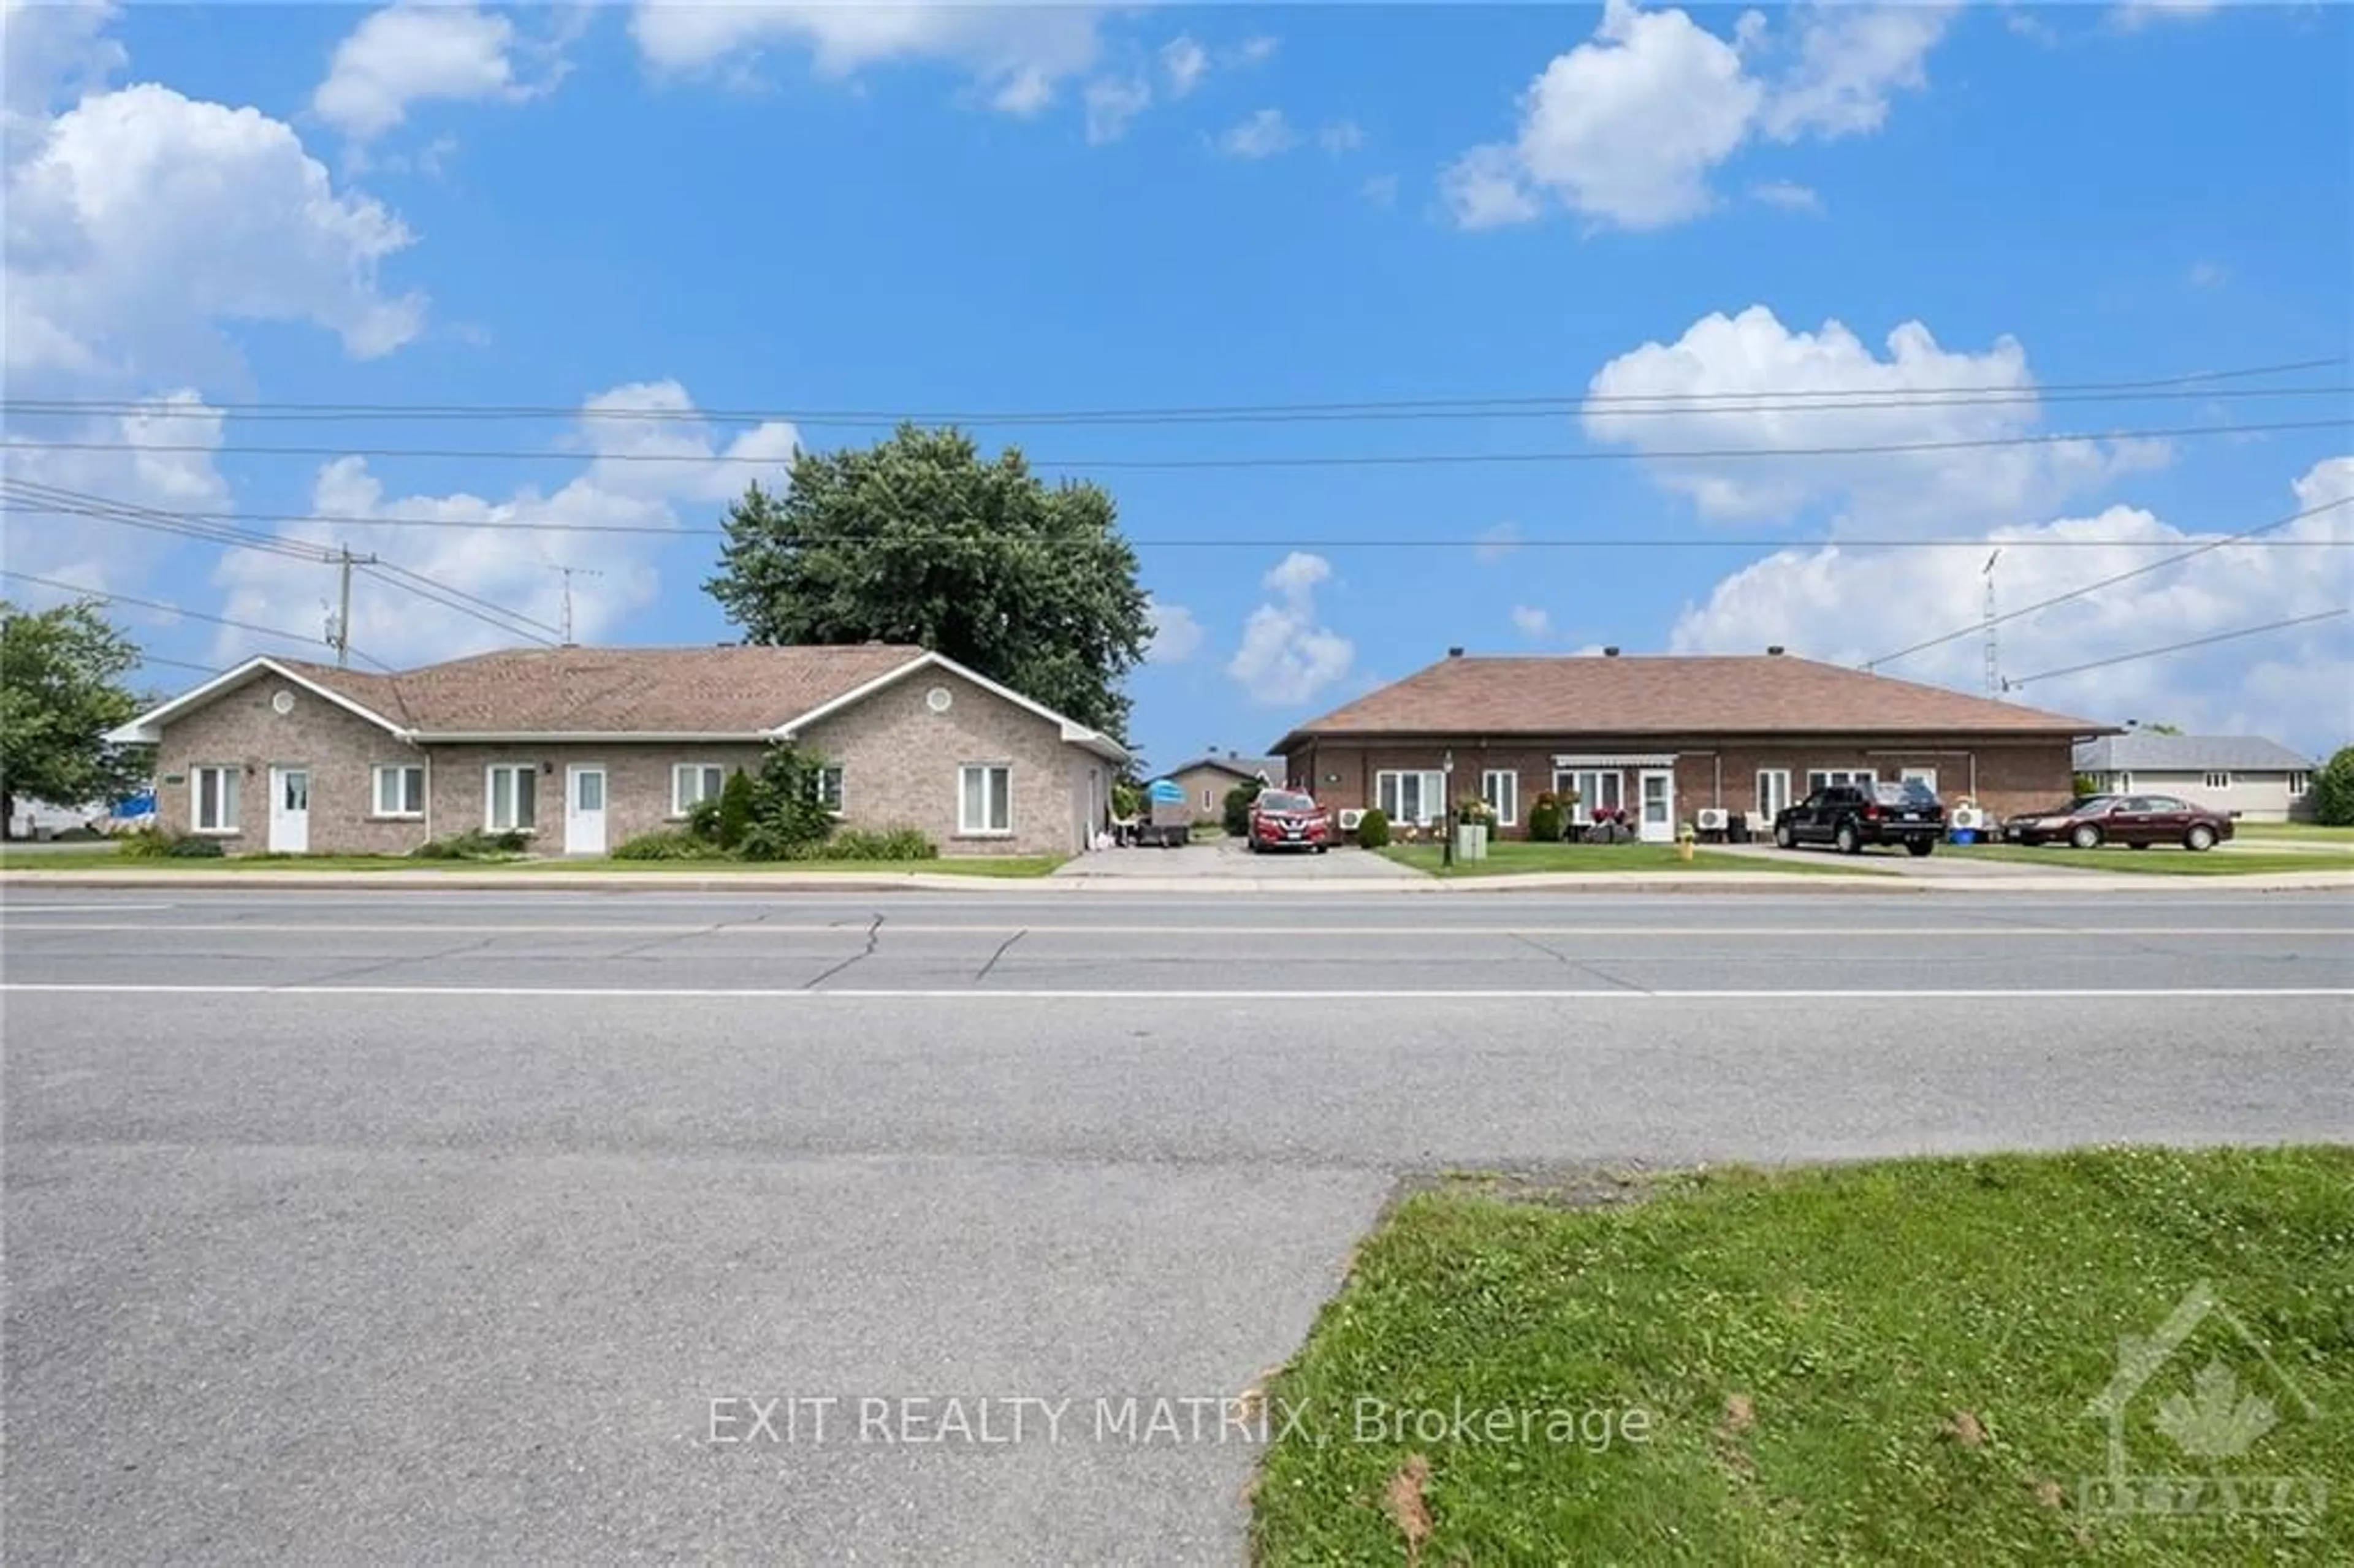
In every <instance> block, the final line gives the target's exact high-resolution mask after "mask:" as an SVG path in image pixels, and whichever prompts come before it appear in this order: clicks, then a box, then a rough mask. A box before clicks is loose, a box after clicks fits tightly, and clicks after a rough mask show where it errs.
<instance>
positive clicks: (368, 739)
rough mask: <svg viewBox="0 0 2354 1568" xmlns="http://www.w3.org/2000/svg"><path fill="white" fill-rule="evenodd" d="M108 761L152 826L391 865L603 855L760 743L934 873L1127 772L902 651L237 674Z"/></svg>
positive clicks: (1017, 843)
mask: <svg viewBox="0 0 2354 1568" xmlns="http://www.w3.org/2000/svg"><path fill="white" fill-rule="evenodd" d="M109 738H110V739H113V740H117V741H121V742H143V743H150V744H153V745H154V746H155V747H156V748H157V753H156V762H155V771H156V788H155V807H156V816H157V819H158V821H159V824H160V825H161V826H162V827H164V829H165V830H166V831H168V832H176V833H199V834H205V835H207V836H213V837H217V838H219V839H220V840H221V841H222V842H223V844H224V846H225V847H226V848H227V849H228V852H229V853H253V852H256V851H264V850H270V851H278V852H281V853H289V852H291V853H339V854H341V853H359V854H368V853H380V854H401V853H407V852H408V851H409V850H412V849H415V848H416V847H417V846H418V845H419V844H420V843H423V842H426V841H427V840H429V839H437V838H449V837H452V836H455V835H457V834H460V833H464V832H484V831H487V832H505V831H509V830H514V831H520V832H525V833H527V834H529V835H531V836H532V838H533V840H534V841H535V844H536V845H537V846H539V847H540V849H541V850H542V853H550V854H556V853H565V854H602V853H607V852H608V851H610V849H611V848H612V847H613V846H615V845H617V844H619V843H621V842H624V841H625V840H628V839H631V838H633V837H635V836H637V835H638V834H640V833H643V832H652V831H654V830H657V829H661V828H665V827H673V826H676V825H678V824H679V823H681V822H683V821H684V820H685V817H686V814H687V811H688V810H689V809H690V808H691V807H693V806H694V804H695V802H696V801H698V800H703V799H705V798H706V797H708V796H712V795H716V793H717V792H718V790H719V789H720V787H721V785H722V784H723V783H725V781H726V776H727V774H728V773H729V772H731V771H733V770H734V769H736V768H745V769H747V770H749V769H752V768H757V767H758V764H759V761H760V758H761V755H762V753H763V751H764V749H765V748H766V747H767V746H768V744H769V742H770V741H773V740H779V739H790V740H793V741H795V742H797V743H799V744H800V745H801V747H803V748H804V749H805V750H807V751H808V752H810V753H811V754H812V755H814V756H815V757H817V758H820V759H822V761H823V762H824V763H825V764H826V766H827V768H828V771H827V774H826V776H825V779H824V786H825V790H826V795H827V798H828V800H829V801H830V802H831V803H832V805H833V806H834V808H835V810H836V813H837V815H838V816H839V818H840V820H841V821H842V822H843V825H844V826H847V827H857V828H868V829H877V830H887V829H892V828H915V829H917V830H919V831H921V832H923V833H924V834H925V835H926V836H927V837H928V838H930V839H931V840H932V841H933V842H935V843H937V844H938V845H939V847H940V852H941V853H943V854H1034V853H1073V852H1075V851H1077V850H1081V849H1085V848H1087V846H1088V844H1089V843H1090V842H1092V841H1093V838H1094V835H1095V834H1096V832H1097V831H1098V830H1100V829H1101V828H1102V827H1103V826H1104V824H1105V823H1106V822H1107V821H1108V819H1109V813H1110V804H1111V780H1112V778H1113V776H1114V774H1115V773H1116V772H1117V770H1118V769H1119V766H1120V765H1121V764H1122V763H1123V762H1125V761H1126V760H1127V756H1128V754H1127V752H1126V751H1125V750H1124V749H1123V748H1122V747H1120V746H1119V744H1118V743H1116V742H1115V741H1113V740H1112V739H1110V738H1109V737H1108V736H1103V735H1100V734H1097V732H1095V731H1094V730H1091V729H1087V728H1086V727H1085V726H1081V725H1079V724H1076V722H1074V721H1072V720H1070V719H1067V718H1065V717H1063V716H1062V715H1059V714H1056V713H1054V712H1052V711H1050V710H1048V709H1046V708H1044V707H1041V706H1039V705H1037V704H1035V703H1033V702H1031V701H1030V700H1029V699H1027V698H1026V697H1023V696H1022V695H1021V694H1018V693H1015V692H1012V691H1009V690H1007V689H1006V688H1005V687H1003V686H1001V685H998V684H996V683H993V682H991V681H989V680H987V679H985V678H983V677H982V676H981V675H978V674H976V673H973V672H972V671H970V670H967V669H965V668H964V667H963V666H961V665H960V664H958V663H956V662H954V661H952V660H949V659H946V658H943V657H941V656H940V655H939V654H937V653H930V652H926V651H924V650H923V649H920V648H907V647H894V646H885V645H882V644H864V645H860V646H855V647H833V648H754V647H721V648H551V649H532V650H527V651H521V652H499V653H485V654H482V655H479V656H477V657H474V658H471V659H457V660H452V661H451V662H447V663H442V664H431V665H427V666H424V667H422V668H420V669H416V670H409V671H404V672H401V673H396V674H383V675H379V674H369V673H361V672H358V671H353V670H342V669H334V668H331V667H328V666H324V665H319V664H311V663H306V662H299V661H295V660H288V659H269V658H262V659H253V660H249V661H248V662H245V663H243V664H240V665H239V666H238V667H237V668H236V669H234V670H231V671H228V673H225V674H222V675H220V676H217V677H216V678H215V679H213V680H211V681H208V682H207V683H205V684H203V685H201V686H198V687H196V689H195V690H193V691H191V692H188V693H186V694H183V695H181V696H179V697H176V698H174V699H173V700H172V701H171V702H168V703H165V704H164V705H162V706H160V707H157V708H155V709H154V710H153V711H152V712H149V713H146V714H143V715H140V716H139V717H138V718H136V719H134V720H133V721H132V722H131V723H130V724H128V725H126V726H123V727H122V729H120V730H118V731H116V732H114V734H113V735H112V736H110V737H109Z"/></svg>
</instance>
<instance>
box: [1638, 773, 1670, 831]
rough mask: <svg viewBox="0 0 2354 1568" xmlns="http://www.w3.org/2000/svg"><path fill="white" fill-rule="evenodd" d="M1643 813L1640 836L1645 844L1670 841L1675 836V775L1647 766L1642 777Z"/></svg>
mask: <svg viewBox="0 0 2354 1568" xmlns="http://www.w3.org/2000/svg"><path fill="white" fill-rule="evenodd" d="M1642 801H1643V815H1642V825H1641V832H1640V835H1639V836H1640V837H1641V839H1642V841H1643V842H1645V843H1647V844H1664V843H1672V842H1675V837H1676V776H1675V775H1674V774H1673V773H1670V772H1669V771H1667V770H1666V769H1665V768H1645V769H1644V770H1643V778H1642Z"/></svg>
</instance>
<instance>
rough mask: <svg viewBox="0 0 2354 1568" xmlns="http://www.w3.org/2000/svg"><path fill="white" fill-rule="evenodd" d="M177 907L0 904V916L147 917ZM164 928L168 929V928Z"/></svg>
mask: <svg viewBox="0 0 2354 1568" xmlns="http://www.w3.org/2000/svg"><path fill="white" fill-rule="evenodd" d="M178 907H179V906H178V905H176V904H0V916H6V917H10V918H13V917H14V916H18V915H147V914H154V913H156V912H159V911H161V910H165V909H176V908H178ZM6 923H7V920H6V918H0V925H5V924H6ZM101 928H104V927H101ZM165 928H166V929H169V927H165ZM122 929H123V930H126V931H144V930H149V929H152V927H147V926H144V925H130V926H125V927H122Z"/></svg>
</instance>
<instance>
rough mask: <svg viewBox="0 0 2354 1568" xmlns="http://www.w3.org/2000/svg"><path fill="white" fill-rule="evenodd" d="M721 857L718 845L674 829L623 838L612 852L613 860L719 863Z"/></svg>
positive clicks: (722, 853)
mask: <svg viewBox="0 0 2354 1568" xmlns="http://www.w3.org/2000/svg"><path fill="white" fill-rule="evenodd" d="M724 854H725V852H724V851H722V850H721V849H720V848H719V846H718V845H716V844H713V843H707V842H705V841H703V840H702V839H699V838H696V837H695V835H694V834H693V833H691V832H684V831H682V830H675V829H673V830H670V831H666V832H652V833H640V834H639V835H638V836H637V837H636V838H633V839H624V840H623V841H622V842H621V843H620V845H619V846H618V847H617V848H616V849H615V850H614V851H613V858H614V859H615V860H718V859H721V858H722V857H723V856H724Z"/></svg>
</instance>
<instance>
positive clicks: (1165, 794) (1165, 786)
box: [1144, 779, 1185, 806]
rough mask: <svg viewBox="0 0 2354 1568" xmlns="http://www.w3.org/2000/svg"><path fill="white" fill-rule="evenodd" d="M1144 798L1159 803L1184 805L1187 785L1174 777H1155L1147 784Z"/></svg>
mask: <svg viewBox="0 0 2354 1568" xmlns="http://www.w3.org/2000/svg"><path fill="white" fill-rule="evenodd" d="M1144 798H1145V799H1146V800H1150V801H1153V802H1154V803H1156V804H1158V805H1163V806H1182V805H1183V804H1184V803H1185V786H1183V785H1182V784H1180V783H1178V782H1177V780H1175V779H1154V780H1153V781H1152V782H1151V783H1150V784H1148V785H1146V786H1145V789H1144Z"/></svg>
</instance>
